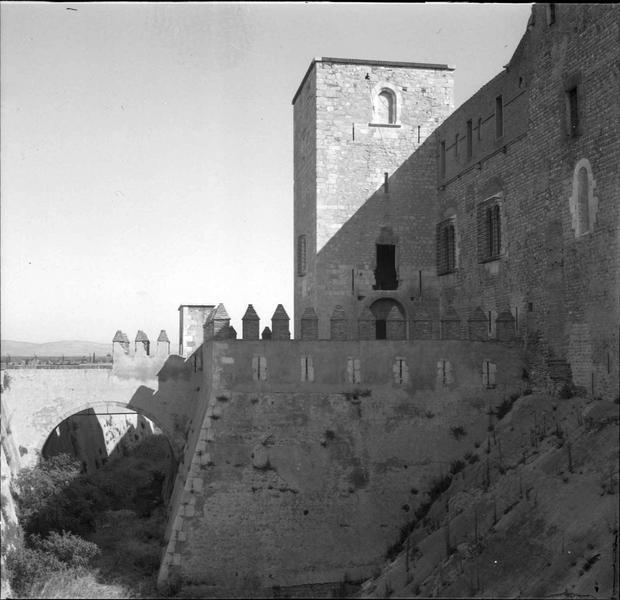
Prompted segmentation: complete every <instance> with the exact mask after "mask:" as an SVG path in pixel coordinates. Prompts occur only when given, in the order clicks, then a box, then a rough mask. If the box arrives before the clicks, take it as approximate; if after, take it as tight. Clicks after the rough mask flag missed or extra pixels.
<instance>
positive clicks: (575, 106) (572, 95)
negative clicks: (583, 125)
mask: <svg viewBox="0 0 620 600" xmlns="http://www.w3.org/2000/svg"><path fill="white" fill-rule="evenodd" d="M566 99H567V103H568V135H570V136H575V135H577V134H578V133H579V100H578V95H577V86H575V87H573V88H571V89H570V90H568V92H566Z"/></svg>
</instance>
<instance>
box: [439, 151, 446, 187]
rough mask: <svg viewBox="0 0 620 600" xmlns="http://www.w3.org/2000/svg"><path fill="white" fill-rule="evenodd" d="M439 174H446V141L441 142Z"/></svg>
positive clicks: (443, 175) (442, 175) (441, 175)
mask: <svg viewBox="0 0 620 600" xmlns="http://www.w3.org/2000/svg"><path fill="white" fill-rule="evenodd" d="M439 176H440V177H441V178H442V179H443V178H444V177H445V176H446V142H441V144H439Z"/></svg>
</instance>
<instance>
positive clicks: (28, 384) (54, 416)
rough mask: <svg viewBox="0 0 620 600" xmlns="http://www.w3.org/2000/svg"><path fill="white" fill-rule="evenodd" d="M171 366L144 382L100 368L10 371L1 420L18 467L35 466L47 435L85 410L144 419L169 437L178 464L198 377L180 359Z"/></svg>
mask: <svg viewBox="0 0 620 600" xmlns="http://www.w3.org/2000/svg"><path fill="white" fill-rule="evenodd" d="M169 363H172V364H171V366H167V367H166V368H162V369H161V370H160V371H159V372H158V373H156V375H155V376H153V377H145V378H142V379H139V378H137V377H135V376H125V377H124V376H121V375H119V374H117V373H115V372H113V371H111V370H104V369H54V370H52V369H15V370H10V372H9V377H10V386H9V387H8V388H6V389H4V391H3V394H2V401H3V411H2V412H3V414H2V418H3V421H4V423H5V424H6V426H7V427H8V428H9V429H10V431H11V433H12V437H13V439H14V441H15V445H16V446H17V447H18V448H19V452H20V455H21V457H20V463H21V466H23V467H28V466H33V465H34V464H35V463H36V461H37V459H38V456H39V455H40V453H41V451H42V449H43V446H44V444H45V442H46V440H47V438H48V436H49V435H50V433H52V432H53V431H54V429H55V428H56V427H58V425H59V424H60V423H62V422H63V421H64V420H65V419H67V418H68V417H70V416H72V415H74V414H76V413H79V412H81V411H83V410H87V409H93V410H95V412H104V413H105V412H114V411H132V412H136V413H139V414H142V415H144V416H145V417H147V418H148V419H150V420H151V421H153V423H154V424H155V425H157V427H158V428H159V429H160V430H161V431H162V433H163V434H164V435H165V436H166V437H167V439H168V441H169V442H170V445H171V448H172V453H173V456H174V457H175V458H176V459H177V460H178V459H179V457H180V456H181V453H182V451H183V449H184V447H185V442H186V433H187V428H188V425H189V423H190V421H191V419H192V417H193V415H194V412H195V409H196V403H197V401H198V394H197V390H198V389H199V386H200V383H201V374H200V373H194V372H193V369H191V370H190V369H189V368H187V366H186V365H185V364H184V361H183V360H182V359H180V360H179V361H176V362H173V361H167V365H168V364H169ZM177 363H178V364H177Z"/></svg>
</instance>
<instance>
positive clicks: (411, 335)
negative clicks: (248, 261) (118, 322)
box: [115, 304, 517, 351]
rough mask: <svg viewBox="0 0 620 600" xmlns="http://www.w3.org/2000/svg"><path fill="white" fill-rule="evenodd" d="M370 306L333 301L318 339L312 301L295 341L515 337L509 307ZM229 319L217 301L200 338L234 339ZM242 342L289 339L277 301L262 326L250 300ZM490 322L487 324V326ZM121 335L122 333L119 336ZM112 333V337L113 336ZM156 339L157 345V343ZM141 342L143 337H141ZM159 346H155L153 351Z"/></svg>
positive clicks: (120, 340)
mask: <svg viewBox="0 0 620 600" xmlns="http://www.w3.org/2000/svg"><path fill="white" fill-rule="evenodd" d="M372 308H373V307H372V306H371V307H369V306H364V307H363V308H362V309H361V310H360V311H359V313H358V314H357V315H355V314H350V313H349V312H347V309H346V308H345V307H344V306H342V305H340V304H338V305H336V306H334V308H333V310H332V312H331V314H330V317H329V336H328V337H327V338H320V337H319V331H321V328H320V322H319V321H320V320H319V317H318V315H317V312H316V310H315V308H314V307H313V306H307V307H306V308H305V309H304V311H303V313H302V315H301V318H300V338H299V339H300V340H301V341H308V342H310V341H317V340H319V339H323V340H330V341H337V342H345V341H372V340H392V341H411V342H415V341H418V340H419V341H422V340H460V341H463V342H466V341H477V342H481V341H498V342H504V343H511V342H513V341H514V340H515V338H516V336H517V328H516V322H515V317H514V316H513V315H512V313H511V311H510V310H509V309H506V310H505V311H503V312H501V313H500V314H499V315H498V316H497V318H495V319H492V315H491V313H489V314H488V315H487V314H485V312H484V311H483V310H482V308H481V307H480V306H476V307H473V308H471V309H470V310H469V316H468V317H466V318H463V317H462V316H461V315H460V314H459V313H458V312H457V311H456V310H455V308H454V307H453V306H448V307H447V308H446V309H445V310H443V311H442V312H441V311H437V309H436V308H433V307H428V306H417V307H416V308H415V310H413V311H412V314H410V315H407V314H406V313H405V312H404V311H402V310H399V309H398V308H397V307H396V306H392V307H391V308H389V309H388V310H386V311H385V312H384V313H375V312H373V310H372ZM230 321H231V318H230V315H229V314H228V312H227V310H226V308H225V306H224V305H223V304H219V305H218V306H217V308H216V309H215V310H213V311H212V312H211V314H210V315H209V317H208V318H207V319H206V321H205V323H204V339H205V340H236V339H237V332H236V330H235V329H234V327H232V326H231V324H230ZM241 321H242V336H241V339H242V340H243V341H259V340H271V341H276V342H281V341H290V340H291V333H290V328H289V324H290V319H289V316H288V313H287V312H286V309H285V308H284V306H283V305H282V304H278V305H277V307H276V309H275V311H274V313H273V315H272V317H271V327H269V326H265V327H263V328H262V332H261V323H260V316H259V315H258V313H257V312H256V310H255V309H254V306H253V305H252V304H248V307H247V309H246V311H245V313H244V315H243V317H242V318H241ZM492 325H493V327H492ZM123 335H124V334H123V333H122V332H120V331H119V332H117V335H116V336H115V342H118V344H119V346H120V344H122V343H124V344H125V345H126V342H123V339H124V338H122V336H123ZM125 337H126V336H125ZM117 338H118V339H117ZM160 341H161V340H159V339H158V345H159V344H160ZM142 343H143V344H146V342H145V341H143V342H142ZM158 351H159V350H158Z"/></svg>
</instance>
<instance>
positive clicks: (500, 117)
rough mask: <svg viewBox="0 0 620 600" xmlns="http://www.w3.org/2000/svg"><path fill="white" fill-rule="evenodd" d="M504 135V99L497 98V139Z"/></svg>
mask: <svg viewBox="0 0 620 600" xmlns="http://www.w3.org/2000/svg"><path fill="white" fill-rule="evenodd" d="M503 135H504V99H503V98H502V96H501V95H500V96H498V97H497V98H495V137H496V138H501V137H502V136H503Z"/></svg>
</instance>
